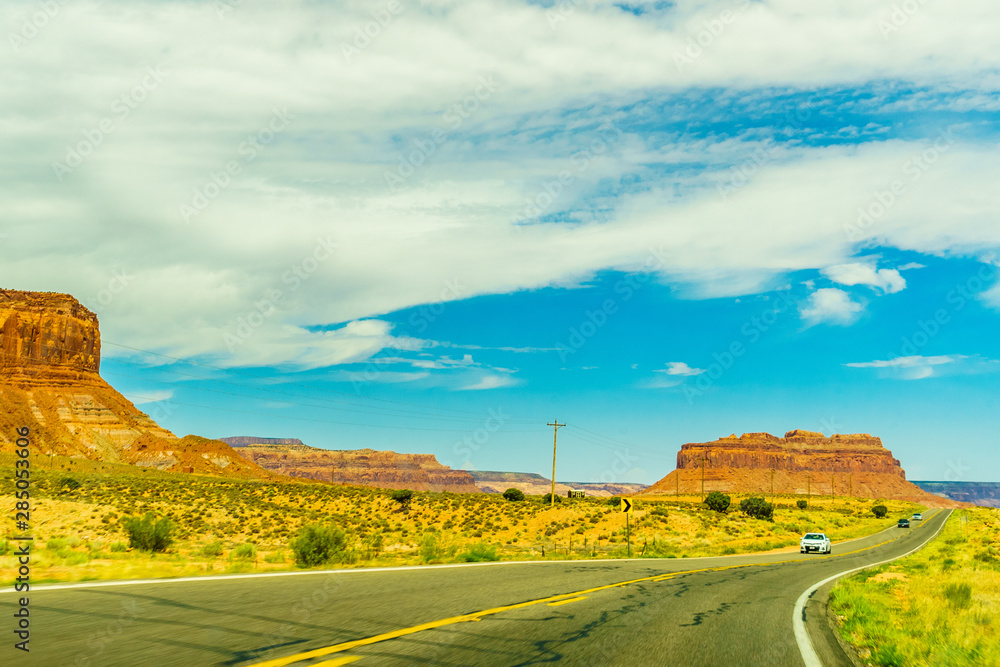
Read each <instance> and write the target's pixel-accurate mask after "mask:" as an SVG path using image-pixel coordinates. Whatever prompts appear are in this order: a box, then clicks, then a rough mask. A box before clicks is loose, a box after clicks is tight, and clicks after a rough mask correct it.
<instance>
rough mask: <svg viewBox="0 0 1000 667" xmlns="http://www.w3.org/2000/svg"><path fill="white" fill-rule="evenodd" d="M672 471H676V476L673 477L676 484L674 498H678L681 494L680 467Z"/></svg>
mask: <svg viewBox="0 0 1000 667" xmlns="http://www.w3.org/2000/svg"><path fill="white" fill-rule="evenodd" d="M674 472H676V473H677V476H676V477H674V482H676V486H677V488H676V490H675V491H674V498H679V497H680V495H681V469H680V468H678V469H677V470H675V471H674Z"/></svg>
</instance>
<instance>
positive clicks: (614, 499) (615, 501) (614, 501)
mask: <svg viewBox="0 0 1000 667" xmlns="http://www.w3.org/2000/svg"><path fill="white" fill-rule="evenodd" d="M607 502H608V504H609V505H611V506H612V507H618V506H619V505H620V504H621V502H622V497H621V496H611V497H610V498H608V501H607Z"/></svg>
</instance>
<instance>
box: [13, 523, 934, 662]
mask: <svg viewBox="0 0 1000 667" xmlns="http://www.w3.org/2000/svg"><path fill="white" fill-rule="evenodd" d="M948 514H949V512H937V513H933V512H928V513H927V514H926V516H927V517H928V518H927V519H926V520H925V521H923V522H920V523H917V524H915V525H914V527H913V528H911V529H909V530H905V529H890V530H887V531H883V532H882V533H879V534H877V535H873V536H870V537H867V538H862V539H860V540H854V541H851V542H845V543H840V544H835V545H834V551H833V554H832V555H830V556H820V555H815V554H814V555H801V554H798V553H787V554H769V555H753V556H726V557H720V558H696V559H641V560H639V559H633V560H621V561H608V560H602V561H563V562H558V561H556V562H533V563H499V564H482V565H456V566H430V567H416V568H392V569H383V570H360V569H359V570H339V571H328V572H300V573H290V574H279V575H258V576H230V577H211V578H202V579H188V580H166V581H163V582H149V583H142V582H128V583H124V582H122V583H119V582H115V583H114V584H112V585H109V584H107V583H95V584H90V585H84V586H76V587H71V586H52V587H48V588H46V589H42V588H38V589H35V590H33V591H32V592H31V596H30V597H31V614H32V635H31V647H32V651H31V653H30V656H29V659H28V660H27V661H23V660H20V658H21V657H23V655H22V656H13V657H17V658H18V661H17V662H18V664H22V663H23V664H29V665H45V666H47V667H48V666H59V665H66V666H68V665H74V666H75V665H80V666H83V665H101V666H104V665H185V666H196V665H255V664H264V665H268V666H269V667H278V666H280V665H294V666H295V667H301V666H305V665H318V664H324V665H334V664H347V663H348V662H352V663H353V662H357V664H358V665H363V666H366V665H373V666H374V665H399V664H440V665H530V664H540V663H551V662H562V663H564V664H588V665H589V664H593V665H619V664H620V665H802V664H803V658H802V653H801V649H800V646H799V643H800V642H799V641H797V640H796V637H795V628H794V627H793V609H794V608H795V604H796V601H797V600H798V599H799V597H800V596H801V595H802V594H803V592H805V591H807V590H808V589H809V588H810V587H811V586H813V585H814V584H816V583H818V582H821V581H823V580H824V579H826V578H828V577H830V576H832V575H835V574H838V573H840V572H843V571H846V570H850V569H853V568H856V567H862V566H866V565H870V564H873V563H878V562H881V561H884V560H887V559H891V558H896V557H899V556H901V555H903V554H905V553H907V552H909V551H911V550H913V549H915V548H918V547H919V546H920V545H921V544H923V543H925V542H926V541H927V540H928V539H929V538H930V537H932V536H933V534H935V533H936V531H937V530H938V529H939V528H940V526H941V525H943V522H944V521H945V520H946V518H947V515H948ZM827 588H828V586H827ZM822 592H823V590H821V591H820V593H822ZM814 599H815V596H814ZM13 602H14V599H13V595H12V594H10V593H9V592H8V593H6V594H4V595H0V615H2V616H4V617H7V618H10V613H11V612H12V610H13V608H14V605H13ZM8 610H10V611H8ZM822 611H823V610H822V604H821V601H818V602H810V603H809V604H808V605H807V607H806V609H805V612H804V614H805V624H804V625H803V627H804V628H805V630H806V632H807V633H808V635H809V636H810V637H811V638H812V640H811V643H813V644H814V645H815V651H816V653H817V655H818V656H819V659H820V661H821V663H822V664H825V665H836V664H839V663H840V662H841V661H842V660H843V659H844V657H843V655H842V653H841V652H840V649H839V647H838V646H836V642H835V641H833V640H832V636H831V634H830V633H829V631H828V630H827V629H826V619H825V617H824V616H823V613H822ZM10 643H12V642H10ZM0 655H2V656H3V659H2V660H0V662H3V664H11V663H9V662H8V656H11V648H10V646H4V648H3V651H2V652H0Z"/></svg>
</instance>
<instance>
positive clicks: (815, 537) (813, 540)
mask: <svg viewBox="0 0 1000 667" xmlns="http://www.w3.org/2000/svg"><path fill="white" fill-rule="evenodd" d="M832 550H833V544H831V542H830V538H829V537H827V536H826V535H825V534H823V533H806V534H805V535H804V536H803V537H802V540H801V541H800V542H799V553H803V554H807V553H809V552H810V551H816V552H819V553H821V554H828V553H830V552H831V551H832Z"/></svg>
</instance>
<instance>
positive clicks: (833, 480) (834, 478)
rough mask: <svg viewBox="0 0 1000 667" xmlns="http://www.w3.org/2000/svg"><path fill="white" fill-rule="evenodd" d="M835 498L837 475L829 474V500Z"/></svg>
mask: <svg viewBox="0 0 1000 667" xmlns="http://www.w3.org/2000/svg"><path fill="white" fill-rule="evenodd" d="M836 499H837V476H836V475H830V500H831V501H833V500H836Z"/></svg>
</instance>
